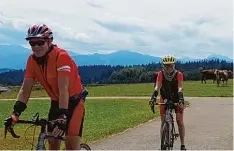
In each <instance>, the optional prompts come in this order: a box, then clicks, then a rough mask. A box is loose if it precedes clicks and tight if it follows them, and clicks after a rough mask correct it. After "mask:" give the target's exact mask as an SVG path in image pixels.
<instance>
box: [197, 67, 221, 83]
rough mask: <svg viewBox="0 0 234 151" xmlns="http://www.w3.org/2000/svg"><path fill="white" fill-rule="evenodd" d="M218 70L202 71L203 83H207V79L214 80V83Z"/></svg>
mask: <svg viewBox="0 0 234 151" xmlns="http://www.w3.org/2000/svg"><path fill="white" fill-rule="evenodd" d="M216 70H217V69H206V70H201V83H203V81H204V82H205V83H206V79H212V80H213V83H214V82H215V80H216V75H215V71H216Z"/></svg>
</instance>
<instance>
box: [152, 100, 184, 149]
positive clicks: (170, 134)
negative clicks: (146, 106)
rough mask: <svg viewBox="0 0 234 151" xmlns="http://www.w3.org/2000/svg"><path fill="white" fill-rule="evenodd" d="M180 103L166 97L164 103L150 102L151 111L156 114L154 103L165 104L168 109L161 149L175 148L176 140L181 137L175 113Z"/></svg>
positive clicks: (163, 125)
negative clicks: (177, 131) (177, 130)
mask: <svg viewBox="0 0 234 151" xmlns="http://www.w3.org/2000/svg"><path fill="white" fill-rule="evenodd" d="M177 104H178V103H174V102H173V101H172V100H167V99H165V100H164V102H163V103H158V102H154V103H153V104H150V107H151V111H152V112H153V113H154V114H155V109H154V105H163V106H164V108H165V110H166V116H165V119H164V121H163V122H162V133H161V150H173V144H174V141H175V140H176V139H177V137H179V134H178V133H176V131H175V126H174V117H173V113H174V112H175V108H176V106H177ZM185 107H186V105H185Z"/></svg>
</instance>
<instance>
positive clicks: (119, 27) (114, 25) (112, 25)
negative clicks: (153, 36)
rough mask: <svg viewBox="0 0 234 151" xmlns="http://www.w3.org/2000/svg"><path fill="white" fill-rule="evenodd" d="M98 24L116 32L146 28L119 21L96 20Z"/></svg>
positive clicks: (138, 30)
mask: <svg viewBox="0 0 234 151" xmlns="http://www.w3.org/2000/svg"><path fill="white" fill-rule="evenodd" d="M94 22H96V23H97V24H98V25H100V26H102V27H105V28H107V29H109V30H111V31H114V32H143V31H144V29H143V28H141V27H139V26H137V25H129V24H123V23H118V22H101V21H95V20H94Z"/></svg>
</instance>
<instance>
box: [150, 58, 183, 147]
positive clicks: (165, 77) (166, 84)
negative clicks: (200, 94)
mask: <svg viewBox="0 0 234 151" xmlns="http://www.w3.org/2000/svg"><path fill="white" fill-rule="evenodd" d="M175 63H176V58H175V57H173V56H164V57H163V58H162V67H163V69H162V71H159V72H158V76H157V79H156V84H155V88H154V92H153V95H152V97H151V101H150V103H154V102H155V101H156V98H157V95H158V92H159V90H160V102H163V100H164V99H172V101H174V102H179V105H178V106H177V107H176V109H175V113H176V121H177V125H178V130H179V134H180V141H181V150H186V148H185V145H184V136H185V127H184V121H183V111H184V97H183V92H182V91H183V73H182V72H180V71H178V70H176V69H175ZM165 113H166V112H165V109H164V106H160V115H161V122H162V121H163V120H164V118H165ZM161 126H162V125H161ZM161 129H162V127H161ZM160 132H161V130H160Z"/></svg>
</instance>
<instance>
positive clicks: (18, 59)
mask: <svg viewBox="0 0 234 151" xmlns="http://www.w3.org/2000/svg"><path fill="white" fill-rule="evenodd" d="M0 51H1V55H0V69H1V70H0V72H2V71H5V70H8V69H24V68H25V65H26V61H27V58H28V56H29V55H30V53H31V50H30V49H27V48H25V47H22V46H20V45H0ZM67 52H68V53H69V54H70V55H71V56H72V58H73V59H74V60H75V62H76V63H77V65H79V66H82V65H124V66H125V65H139V64H148V63H152V62H155V63H158V62H160V61H161V57H154V56H150V55H143V54H140V53H137V52H132V51H127V50H126V51H116V52H113V53H109V54H98V53H94V54H88V55H84V54H78V53H75V52H73V51H67ZM206 59H209V60H210V59H220V60H225V61H227V62H233V59H231V58H229V57H226V56H222V55H216V54H213V55H210V56H208V57H207V58H206ZM198 60H203V59H200V58H197V59H196V58H179V59H178V61H181V62H188V61H198ZM4 68H5V69H4Z"/></svg>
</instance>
